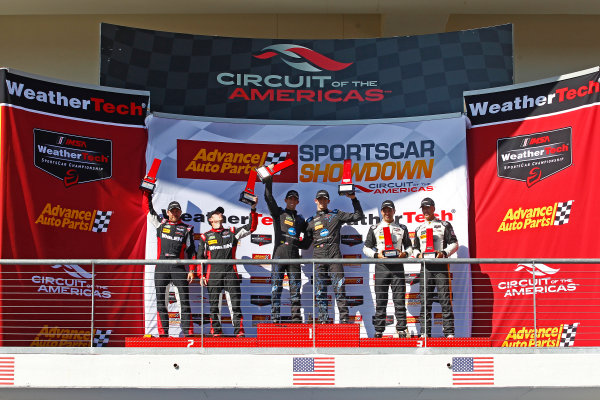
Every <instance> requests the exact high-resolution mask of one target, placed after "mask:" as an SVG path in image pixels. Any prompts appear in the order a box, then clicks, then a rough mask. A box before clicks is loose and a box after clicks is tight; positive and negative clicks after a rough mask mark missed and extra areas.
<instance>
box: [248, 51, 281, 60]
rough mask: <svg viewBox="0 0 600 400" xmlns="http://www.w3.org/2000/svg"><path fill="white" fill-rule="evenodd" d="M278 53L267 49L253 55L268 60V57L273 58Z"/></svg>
mask: <svg viewBox="0 0 600 400" xmlns="http://www.w3.org/2000/svg"><path fill="white" fill-rule="evenodd" d="M276 55H277V53H275V52H274V51H265V52H264V53H262V54H257V55H253V56H252V57H255V58H259V59H261V60H266V59H267V58H272V57H275V56H276Z"/></svg>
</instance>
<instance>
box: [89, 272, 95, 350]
mask: <svg viewBox="0 0 600 400" xmlns="http://www.w3.org/2000/svg"><path fill="white" fill-rule="evenodd" d="M95 290H96V264H94V262H93V261H92V296H91V297H92V313H91V318H90V347H94V318H95V317H96V316H95V312H94V311H95V306H96V298H95V297H96V296H94V291H95Z"/></svg>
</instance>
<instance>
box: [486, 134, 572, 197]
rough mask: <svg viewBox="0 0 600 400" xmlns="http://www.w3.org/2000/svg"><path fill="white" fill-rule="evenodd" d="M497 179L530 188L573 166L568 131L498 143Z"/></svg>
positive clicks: (516, 138) (532, 135) (517, 137)
mask: <svg viewBox="0 0 600 400" xmlns="http://www.w3.org/2000/svg"><path fill="white" fill-rule="evenodd" d="M497 147H498V148H497V153H496V160H497V166H498V177H500V178H506V179H513V180H517V181H522V182H525V183H526V184H527V187H531V186H533V185H535V184H536V183H538V182H540V181H541V180H543V179H545V178H547V177H549V176H551V175H554V174H556V173H558V172H559V171H562V170H563V169H566V168H568V167H570V166H571V164H572V163H573V156H572V149H571V147H572V144H571V127H566V128H561V129H557V130H554V131H547V132H541V133H534V134H531V135H522V136H516V137H511V138H502V139H498V142H497Z"/></svg>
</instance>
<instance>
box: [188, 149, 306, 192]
mask: <svg viewBox="0 0 600 400" xmlns="http://www.w3.org/2000/svg"><path fill="white" fill-rule="evenodd" d="M286 159H291V160H292V161H293V162H294V164H293V165H291V166H289V167H287V168H285V169H284V170H282V171H281V172H280V173H279V174H278V175H277V182H285V183H296V182H298V146H295V145H279V144H277V145H274V144H251V143H226V142H202V141H196V140H184V139H178V140H177V177H178V178H188V179H208V180H219V181H239V182H247V181H248V175H249V174H250V171H251V170H252V169H254V168H258V167H260V166H262V165H265V164H266V165H270V164H279V163H281V162H283V161H285V160H286Z"/></svg>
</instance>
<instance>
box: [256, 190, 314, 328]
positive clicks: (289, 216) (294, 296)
mask: <svg viewBox="0 0 600 400" xmlns="http://www.w3.org/2000/svg"><path fill="white" fill-rule="evenodd" d="M265 200H266V202H267V206H268V207H269V212H270V213H271V216H272V217H273V230H274V231H275V239H274V240H275V241H274V245H273V259H277V258H288V259H289V258H300V251H299V249H298V244H299V243H300V234H301V233H304V231H305V230H306V220H305V219H304V217H302V215H300V214H298V212H297V211H296V210H289V209H287V208H286V209H285V210H284V209H282V208H281V207H279V206H278V205H277V202H276V201H275V199H274V198H273V181H272V180H268V181H266V182H265ZM300 269H301V268H300V264H282V265H280V264H273V267H272V272H271V321H272V322H273V323H279V322H281V313H280V310H281V291H282V290H283V275H284V274H285V273H286V272H287V275H288V280H289V284H290V300H291V306H292V322H297V323H300V322H302V315H301V313H300V309H301V297H300V287H301V279H300V278H301V274H300Z"/></svg>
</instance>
